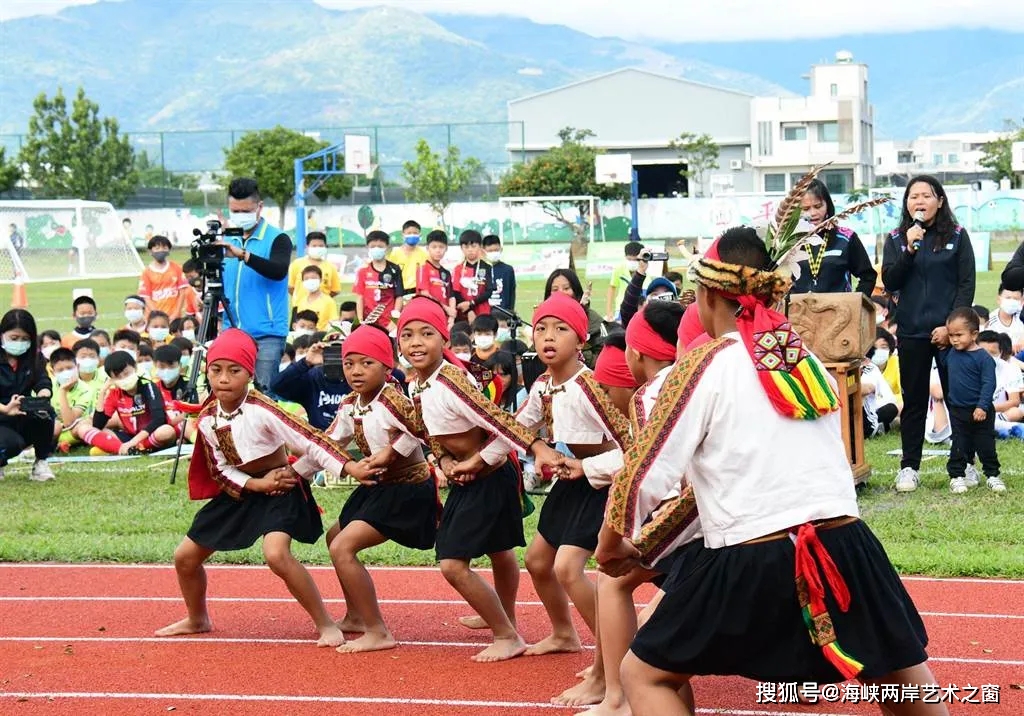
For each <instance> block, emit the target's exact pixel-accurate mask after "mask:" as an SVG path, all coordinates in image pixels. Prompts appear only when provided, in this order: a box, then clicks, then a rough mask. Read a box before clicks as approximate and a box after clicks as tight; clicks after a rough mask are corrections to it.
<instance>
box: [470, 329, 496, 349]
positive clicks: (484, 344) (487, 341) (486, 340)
mask: <svg viewBox="0 0 1024 716" xmlns="http://www.w3.org/2000/svg"><path fill="white" fill-rule="evenodd" d="M473 345H474V346H476V347H477V348H479V349H480V350H483V351H485V350H487V349H488V348H490V347H491V346H493V345H494V336H492V335H491V334H489V333H485V334H484V335H479V336H473Z"/></svg>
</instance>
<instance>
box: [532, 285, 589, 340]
mask: <svg viewBox="0 0 1024 716" xmlns="http://www.w3.org/2000/svg"><path fill="white" fill-rule="evenodd" d="M545 318H557V319H558V320H560V321H564V322H565V323H566V325H568V326H569V328H571V329H572V330H573V332H574V333H575V334H576V335H577V336H578V337H579V339H580V341H581V342H582V343H586V342H587V336H588V335H589V331H588V327H589V325H590V321H589V319H588V318H587V311H586V309H584V308H583V306H582V305H580V302H579V301H577V300H576V299H575V298H572V297H571V296H569V295H568V294H565V293H561V292H558V293H552V294H551V295H550V296H548V298H547V300H546V301H544V303H542V304H540V305H539V306H537V310H535V311H534V312H533V325H534V326H536V325H537V324H538V323H539V322H540V321H541V320H543V319H545Z"/></svg>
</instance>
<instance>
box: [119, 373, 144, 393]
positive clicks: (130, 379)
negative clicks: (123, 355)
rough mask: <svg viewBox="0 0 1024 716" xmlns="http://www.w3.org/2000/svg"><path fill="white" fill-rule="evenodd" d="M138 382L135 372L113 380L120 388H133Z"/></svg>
mask: <svg viewBox="0 0 1024 716" xmlns="http://www.w3.org/2000/svg"><path fill="white" fill-rule="evenodd" d="M138 384H139V376H138V375H136V374H135V373H132V374H131V375H126V376H125V377H124V378H118V379H117V380H115V381H114V385H116V386H117V387H118V388H120V389H121V390H134V389H135V386H137V385H138Z"/></svg>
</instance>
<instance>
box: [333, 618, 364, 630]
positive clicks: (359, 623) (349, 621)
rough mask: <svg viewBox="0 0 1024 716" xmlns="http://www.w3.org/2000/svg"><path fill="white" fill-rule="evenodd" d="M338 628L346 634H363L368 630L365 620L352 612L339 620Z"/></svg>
mask: <svg viewBox="0 0 1024 716" xmlns="http://www.w3.org/2000/svg"><path fill="white" fill-rule="evenodd" d="M338 628H339V629H341V630H342V631H343V632H345V633H346V634H362V633H363V632H365V631H366V625H365V624H363V620H362V619H360V618H359V617H355V616H352V615H351V614H346V615H345V618H344V619H342V620H341V621H340V622H338Z"/></svg>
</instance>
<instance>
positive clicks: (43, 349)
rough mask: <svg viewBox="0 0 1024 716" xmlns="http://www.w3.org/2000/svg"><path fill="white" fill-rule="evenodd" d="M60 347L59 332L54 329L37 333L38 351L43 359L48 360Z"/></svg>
mask: <svg viewBox="0 0 1024 716" xmlns="http://www.w3.org/2000/svg"><path fill="white" fill-rule="evenodd" d="M60 347H61V337H60V333H58V332H57V331H54V330H48V331H43V332H42V333H40V334H39V352H40V353H41V354H42V355H43V359H44V360H50V356H52V355H53V352H54V351H55V350H57V349H58V348H60Z"/></svg>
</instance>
